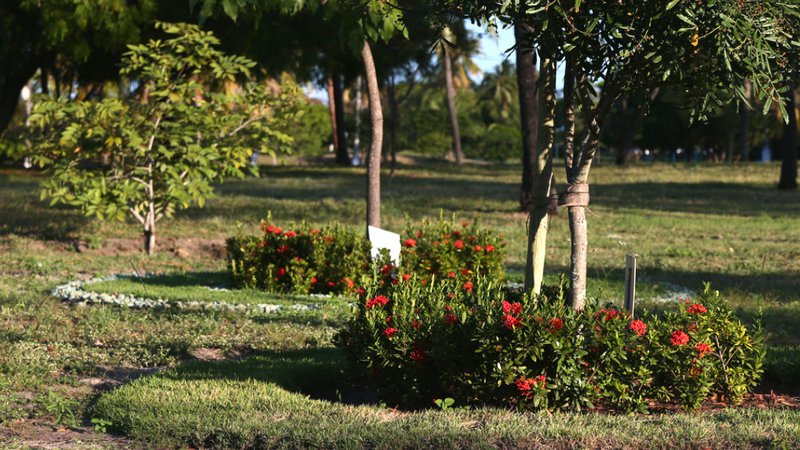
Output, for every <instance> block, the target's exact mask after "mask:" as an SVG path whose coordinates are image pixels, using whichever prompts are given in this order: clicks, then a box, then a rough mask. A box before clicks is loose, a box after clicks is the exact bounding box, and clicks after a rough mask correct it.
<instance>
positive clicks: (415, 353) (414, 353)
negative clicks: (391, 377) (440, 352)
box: [408, 345, 425, 362]
mask: <svg viewBox="0 0 800 450" xmlns="http://www.w3.org/2000/svg"><path fill="white" fill-rule="evenodd" d="M408 357H409V358H411V360H412V361H416V362H422V361H425V350H423V349H422V347H420V346H419V345H415V346H414V349H413V350H411V353H409V354H408Z"/></svg>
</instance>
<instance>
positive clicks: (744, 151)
mask: <svg viewBox="0 0 800 450" xmlns="http://www.w3.org/2000/svg"><path fill="white" fill-rule="evenodd" d="M750 91H751V86H750V80H745V82H744V92H745V95H746V96H747V99H748V100H750ZM739 155H740V156H739V158H740V160H741V161H742V162H747V161H750V107H749V106H748V105H747V104H742V110H741V111H740V112H739Z"/></svg>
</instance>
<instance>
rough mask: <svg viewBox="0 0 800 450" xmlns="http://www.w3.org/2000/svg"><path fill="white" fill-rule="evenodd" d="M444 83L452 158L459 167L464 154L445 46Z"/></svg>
mask: <svg viewBox="0 0 800 450" xmlns="http://www.w3.org/2000/svg"><path fill="white" fill-rule="evenodd" d="M444 82H445V83H444V84H445V90H446V91H447V111H448V112H449V113H450V127H451V128H452V130H453V157H454V158H455V160H456V165H457V166H460V165H462V164H463V163H464V152H463V151H462V149H461V130H460V129H459V127H458V109H457V107H456V88H455V85H454V84H453V60H452V57H451V56H450V50H448V49H447V46H446V45H445V47H444Z"/></svg>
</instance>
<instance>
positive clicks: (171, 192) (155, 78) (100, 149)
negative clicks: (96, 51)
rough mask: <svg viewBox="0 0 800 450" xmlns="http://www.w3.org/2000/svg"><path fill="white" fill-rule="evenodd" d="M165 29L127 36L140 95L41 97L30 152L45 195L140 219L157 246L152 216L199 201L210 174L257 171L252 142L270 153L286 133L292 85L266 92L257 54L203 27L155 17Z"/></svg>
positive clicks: (147, 243) (127, 63)
mask: <svg viewBox="0 0 800 450" xmlns="http://www.w3.org/2000/svg"><path fill="white" fill-rule="evenodd" d="M157 27H158V28H160V29H162V30H163V31H164V32H165V33H166V34H167V35H169V38H168V39H166V40H151V41H150V42H148V43H147V44H142V45H132V46H130V47H129V48H130V51H128V52H127V53H126V54H125V58H124V60H123V63H122V64H123V68H122V70H121V74H122V75H123V76H126V77H130V78H131V80H132V81H133V82H135V83H137V84H138V94H139V95H138V96H137V97H138V98H135V99H119V98H107V99H103V100H100V101H81V102H71V101H69V100H66V99H60V100H58V101H47V102H42V103H39V104H37V106H36V109H35V110H34V112H33V115H32V116H31V126H32V127H33V128H34V129H35V130H37V131H38V132H39V133H38V136H37V137H38V139H37V140H38V142H37V145H35V146H34V148H35V149H36V150H35V152H36V154H35V155H34V157H35V160H36V162H37V163H38V164H39V165H40V166H42V167H46V168H47V169H48V171H49V173H50V178H49V179H48V180H47V181H45V182H44V183H43V185H42V199H45V198H50V199H51V204H57V203H64V204H69V205H73V206H77V207H80V208H81V209H82V210H83V212H84V213H85V214H86V215H90V216H91V215H94V216H97V217H98V218H100V219H106V218H114V219H118V220H124V218H125V217H126V216H127V215H128V214H130V215H132V216H133V217H134V218H136V220H137V221H138V222H139V223H140V224H141V225H142V227H143V233H144V249H145V251H146V252H147V254H152V252H153V251H154V250H155V242H156V223H157V222H158V221H159V220H161V219H162V218H164V217H171V216H172V215H173V214H174V213H175V210H176V209H177V208H188V207H189V206H190V205H192V204H197V205H198V206H201V207H202V206H203V204H204V203H205V201H206V200H207V199H208V198H210V197H212V196H213V187H212V184H213V183H218V182H221V181H223V180H224V179H225V178H226V177H243V176H245V175H246V174H247V173H251V172H253V168H252V167H251V166H250V164H248V162H249V157H250V156H251V155H252V152H253V150H252V148H253V147H256V148H259V150H260V151H262V152H266V153H270V154H275V153H276V152H278V151H284V150H288V147H287V146H286V145H287V144H289V143H290V142H291V138H290V137H289V136H287V135H286V134H284V133H283V132H281V131H279V130H281V129H282V128H283V127H284V126H285V125H286V124H287V122H288V121H290V120H291V119H293V118H294V117H296V115H297V114H296V113H295V112H294V108H293V107H292V106H293V102H292V97H293V92H294V90H293V89H288V90H287V91H286V92H283V93H279V94H276V93H271V92H269V91H268V90H267V88H266V87H265V86H264V85H263V84H254V83H244V84H242V83H240V84H237V83H235V82H236V81H237V80H238V81H247V80H249V79H250V77H251V73H250V68H252V67H253V66H254V64H255V63H253V62H252V61H250V60H248V59H246V58H243V57H238V56H228V55H225V54H223V53H222V52H220V51H219V50H217V49H216V48H215V47H216V46H217V45H218V44H219V41H218V40H217V39H216V38H215V37H214V36H213V35H212V34H211V33H209V32H206V31H203V30H201V29H200V28H199V27H197V26H194V25H187V24H165V23H160V24H158V25H157Z"/></svg>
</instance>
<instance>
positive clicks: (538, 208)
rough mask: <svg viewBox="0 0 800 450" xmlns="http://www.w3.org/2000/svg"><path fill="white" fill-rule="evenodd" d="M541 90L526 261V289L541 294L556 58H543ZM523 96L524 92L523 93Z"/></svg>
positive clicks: (552, 137) (547, 220)
mask: <svg viewBox="0 0 800 450" xmlns="http://www.w3.org/2000/svg"><path fill="white" fill-rule="evenodd" d="M540 76H541V77H542V78H541V80H540V81H539V88H540V89H541V91H540V92H539V93H538V103H539V104H538V112H540V113H541V114H540V115H539V118H538V119H539V121H538V122H539V123H538V127H539V129H538V131H537V135H538V140H539V142H538V145H537V148H538V151H537V152H536V157H535V159H534V173H533V177H532V180H531V213H530V216H529V219H528V222H529V225H528V226H529V228H528V249H527V258H526V261H525V290H526V291H528V292H531V291H533V293H535V294H538V293H540V292H541V290H542V278H543V277H544V262H545V253H546V248H547V231H548V229H549V227H550V215H549V214H548V212H549V211H548V209H549V208H548V206H549V203H550V201H549V200H550V187H551V184H552V183H553V154H552V149H553V141H554V139H555V133H554V132H555V110H556V83H555V77H556V69H555V61H553V60H551V59H549V58H546V57H542V59H541V74H540ZM520 95H522V94H520Z"/></svg>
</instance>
